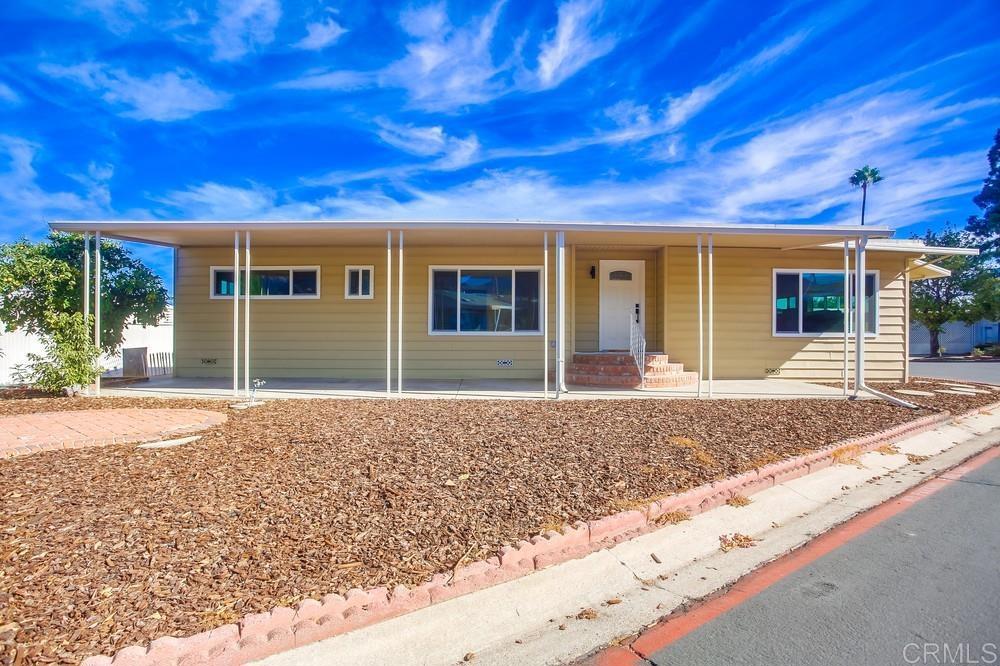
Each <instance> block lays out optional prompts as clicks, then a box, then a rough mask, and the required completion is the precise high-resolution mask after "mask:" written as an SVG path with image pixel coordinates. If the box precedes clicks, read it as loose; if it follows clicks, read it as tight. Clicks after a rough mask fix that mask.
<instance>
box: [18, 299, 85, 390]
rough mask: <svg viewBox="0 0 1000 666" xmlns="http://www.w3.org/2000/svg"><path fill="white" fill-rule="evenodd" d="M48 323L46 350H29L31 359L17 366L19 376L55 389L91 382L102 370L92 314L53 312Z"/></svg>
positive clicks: (45, 388)
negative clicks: (89, 318)
mask: <svg viewBox="0 0 1000 666" xmlns="http://www.w3.org/2000/svg"><path fill="white" fill-rule="evenodd" d="M47 323H48V327H49V331H50V332H49V334H48V335H46V336H45V338H44V342H43V344H44V345H45V354H44V355H40V354H28V363H27V364H26V365H20V366H18V367H17V368H15V370H14V377H15V379H16V380H17V381H19V382H22V383H25V384H30V385H32V386H34V387H36V388H39V389H41V390H43V391H48V392H51V393H56V392H59V391H67V392H72V391H74V390H75V389H76V387H78V386H86V385H88V384H91V383H92V382H93V381H94V379H96V377H97V375H98V373H99V372H100V367H99V366H98V358H99V357H100V352H99V351H98V349H97V346H96V345H95V344H94V340H93V338H92V333H91V331H90V326H89V325H88V318H85V317H84V316H83V314H82V313H79V312H75V313H72V314H67V313H63V312H61V313H56V314H49V315H48V322H47Z"/></svg>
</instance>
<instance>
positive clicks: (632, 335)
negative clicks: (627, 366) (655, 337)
mask: <svg viewBox="0 0 1000 666" xmlns="http://www.w3.org/2000/svg"><path fill="white" fill-rule="evenodd" d="M628 321H629V336H628V337H629V344H628V351H629V353H630V354H631V355H632V360H633V361H635V369H636V370H638V371H639V386H640V387H641V388H645V387H646V336H645V335H644V334H643V332H642V326H641V325H640V324H639V322H637V321H636V318H635V317H634V316H632V315H629V318H628Z"/></svg>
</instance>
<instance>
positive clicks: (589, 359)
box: [566, 352, 698, 388]
mask: <svg viewBox="0 0 1000 666" xmlns="http://www.w3.org/2000/svg"><path fill="white" fill-rule="evenodd" d="M669 358H670V357H669V356H667V355H666V354H646V388H670V387H674V386H686V385H688V384H694V383H697V381H698V374H697V373H695V372H684V364H683V363H670V361H669V360H668V359H669ZM566 381H567V382H569V383H571V384H578V385H581V386H611V387H616V388H638V387H639V386H640V382H639V372H638V371H637V370H636V368H635V361H634V360H633V358H632V356H631V355H630V354H628V353H627V352H601V353H599V354H573V362H572V363H570V364H569V367H567V368H566Z"/></svg>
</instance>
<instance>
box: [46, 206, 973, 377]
mask: <svg viewBox="0 0 1000 666" xmlns="http://www.w3.org/2000/svg"><path fill="white" fill-rule="evenodd" d="M50 226H51V227H52V228H53V229H55V230H59V231H66V232H78V233H84V234H95V235H103V237H105V238H117V239H121V240H128V241H139V242H145V243H154V244H158V245H165V246H169V247H173V248H175V250H176V251H175V254H174V257H175V266H174V269H175V270H174V276H175V277H174V280H175V283H174V297H175V300H174V307H175V311H174V322H175V326H174V372H175V375H176V376H177V377H190V378H197V377H209V378H217V379H218V380H220V382H221V381H228V380H229V379H231V380H232V383H233V391H234V392H235V391H237V390H238V389H240V388H241V387H242V389H243V390H244V391H248V390H249V385H250V381H251V378H252V377H266V378H317V379H319V378H322V379H358V380H379V381H382V380H383V379H384V381H385V389H386V391H393V390H401V388H402V387H404V386H406V382H407V381H411V380H432V379H456V378H462V379H484V378H495V379H522V380H527V379H530V380H538V381H539V382H542V381H543V380H544V381H546V389H548V381H547V380H548V378H549V377H551V378H552V388H553V389H555V390H560V389H561V390H565V389H566V388H567V387H569V386H572V385H609V386H629V387H631V386H640V385H642V384H643V383H644V384H645V387H646V388H657V387H669V386H677V385H680V384H696V385H697V386H698V390H699V392H700V390H701V384H700V383H698V381H697V380H698V377H699V373H700V376H701V377H703V378H704V379H705V380H707V381H708V390H709V391H711V382H712V380H713V379H718V378H747V379H759V378H764V377H780V378H792V379H799V380H810V381H833V382H840V381H842V380H843V381H846V379H847V377H848V375H849V374H850V375H852V376H855V375H857V374H859V366H860V374H861V375H863V378H864V379H866V380H867V381H901V380H904V379H906V377H907V376H908V361H907V353H906V350H907V348H908V344H909V341H908V336H909V330H910V326H909V321H908V314H907V312H908V309H907V306H906V304H907V302H908V299H907V295H908V291H909V284H910V282H911V281H912V280H919V279H932V278H934V277H939V276H941V275H947V271H945V270H944V269H941V268H939V267H937V266H935V265H933V263H932V261H933V260H934V258H936V257H939V256H942V255H947V254H953V253H964V252H969V251H967V250H963V249H960V248H958V249H957V248H934V247H926V246H924V245H923V244H921V243H920V242H919V241H909V240H907V241H901V240H893V239H891V238H890V237H891V236H892V231H891V230H888V229H884V228H879V227H853V226H804V225H797V226H796V225H749V224H719V225H700V224H679V223H669V222H663V223H661V222H627V221H626V222H619V221H614V222H564V221H552V222H549V221H544V222H543V221H521V220H508V221H433V220H429V221H401V220H390V221H246V222H231V221H226V222H220V221H60V222H53V223H51V225H50ZM971 252H974V250H973V251H971ZM94 259H95V261H96V262H97V264H98V265H99V257H96V256H95V258H94ZM858 266H861V267H862V274H863V275H864V276H865V278H864V280H863V281H861V282H860V283H859V282H858V281H857V280H856V279H854V277H853V276H855V275H856V274H857V273H856V268H857V267H858ZM845 270H847V271H848V274H849V275H851V276H852V278H851V280H850V281H848V283H847V284H845V280H844V276H845ZM95 279H96V274H95ZM247 283H249V294H250V297H249V298H247V297H246V293H247V289H246V286H247ZM859 289H860V291H861V293H862V294H863V298H862V299H861V304H862V307H860V308H858V307H851V308H850V311H849V312H845V311H844V304H845V302H848V301H850V302H852V303H853V302H854V301H855V300H857V299H855V298H854V296H853V294H855V293H857V292H858V291H859ZM236 294H238V295H241V297H239V298H234V295H236ZM859 319H860V320H862V321H863V322H864V326H863V330H864V333H863V335H857V334H856V333H855V332H854V329H857V328H859V327H857V326H854V322H856V321H857V320H859ZM845 324H846V326H845ZM845 328H846V331H845ZM858 343H863V344H861V345H860V347H859V346H858ZM859 351H860V354H859V353H858V352H859ZM546 369H547V372H546ZM855 378H857V377H855ZM862 383H863V382H862ZM241 385H242V386H241Z"/></svg>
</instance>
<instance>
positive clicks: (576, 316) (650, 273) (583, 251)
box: [567, 247, 662, 361]
mask: <svg viewBox="0 0 1000 666" xmlns="http://www.w3.org/2000/svg"><path fill="white" fill-rule="evenodd" d="M575 254H576V260H575V262H574V264H573V265H574V268H573V279H574V281H575V285H576V290H575V294H574V303H575V305H576V308H575V311H574V312H573V315H572V318H573V322H574V330H575V332H576V338H575V340H576V347H575V350H576V351H577V352H596V351H599V350H600V321H601V319H600V300H601V280H600V270H599V265H600V261H601V260H602V259H603V260H605V261H608V260H616V259H621V260H635V261H639V260H641V261H644V262H645V264H646V271H645V280H646V297H645V304H644V305H643V307H644V308H646V318H645V321H644V327H645V332H646V339H647V340H648V341H650V343H654V342H657V341H658V340H660V339H661V334H660V332H659V324H660V323H661V321H662V318H661V317H660V315H659V312H660V309H659V296H658V293H659V289H658V277H657V275H658V270H657V252H656V250H630V249H627V248H612V247H608V248H588V247H578V248H576V253H575ZM591 266H594V267H595V268H598V271H597V273H598V277H596V278H591V277H590V267H591ZM654 347H656V348H657V349H658V345H652V346H650V347H649V350H650V351H654ZM569 360H570V359H567V361H569Z"/></svg>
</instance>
